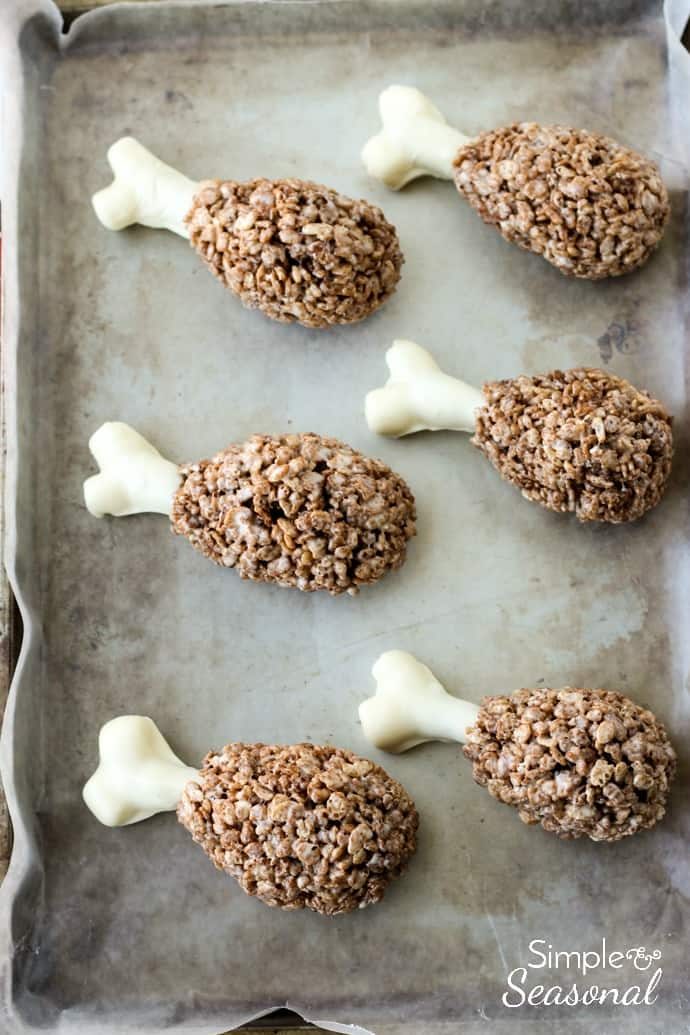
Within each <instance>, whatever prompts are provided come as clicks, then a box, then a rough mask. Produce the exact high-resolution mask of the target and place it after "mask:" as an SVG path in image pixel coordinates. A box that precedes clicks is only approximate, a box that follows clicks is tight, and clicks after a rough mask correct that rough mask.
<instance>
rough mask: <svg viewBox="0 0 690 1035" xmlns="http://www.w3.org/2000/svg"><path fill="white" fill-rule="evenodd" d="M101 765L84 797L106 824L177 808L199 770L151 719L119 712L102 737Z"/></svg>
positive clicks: (125, 822) (119, 824)
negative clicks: (184, 759)
mask: <svg viewBox="0 0 690 1035" xmlns="http://www.w3.org/2000/svg"><path fill="white" fill-rule="evenodd" d="M98 752H99V763H98V769H97V770H96V772H95V773H94V774H93V776H92V777H91V779H90V780H89V781H88V782H87V783H86V785H85V786H84V791H83V796H84V801H85V803H86V805H87V806H88V808H89V809H90V810H91V812H93V814H94V816H95V817H96V819H97V820H99V821H100V822H101V823H104V824H105V826H107V827H123V826H127V825H128V824H130V823H138V822H139V821H140V820H142V819H148V818H149V816H155V815H156V813H158V812H172V811H173V810H174V809H176V808H177V803H178V802H179V800H180V798H181V797H182V792H183V790H184V788H185V787H186V785H187V784H188V783H190V781H194V780H198V778H199V773H198V770H196V769H192V768H191V767H190V766H187V765H185V764H184V762H181V761H180V759H179V758H178V757H177V755H176V754H175V753H174V752H173V750H172V748H171V747H170V745H169V744H168V742H167V741H166V739H165V738H164V736H163V735H162V733H161V732H160V730H159V729H158V727H157V726H156V724H155V722H153V720H152V719H149V718H147V717H146V716H145V715H120V716H119V717H118V718H117V719H111V721H110V722H106V724H105V726H103V728H102V729H101V732H100V734H99V736H98Z"/></svg>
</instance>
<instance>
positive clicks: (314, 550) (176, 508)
mask: <svg viewBox="0 0 690 1035" xmlns="http://www.w3.org/2000/svg"><path fill="white" fill-rule="evenodd" d="M180 470H181V473H182V478H183V481H182V484H181V485H180V488H179V489H178V490H177V492H176V494H175V497H174V499H173V506H172V514H171V519H172V524H173V530H174V531H175V532H177V533H178V534H179V535H184V536H186V537H187V539H189V541H190V543H191V544H192V546H195V547H196V548H197V549H198V550H201V552H202V553H203V554H204V556H206V557H208V558H209V559H210V560H212V561H215V563H216V564H221V565H224V566H225V567H228V568H236V569H237V571H238V572H239V574H240V575H241V576H242V578H246V579H253V580H255V581H260V582H277V583H279V584H280V585H282V586H296V587H297V588H298V589H302V590H306V591H312V590H316V589H325V590H328V592H329V593H331V594H334V595H335V594H338V593H344V592H347V593H350V594H355V593H357V591H358V590H359V587H360V586H364V585H368V584H369V583H372V582H376V581H377V580H378V579H380V578H381V577H382V576H383V575H385V574H386V572H388V571H392V570H393V569H395V568H399V567H400V565H401V564H402V563H403V561H404V560H405V550H406V545H407V541H408V539H410V538H411V536H413V535H414V534H415V506H414V497H413V496H412V493H411V492H410V490H409V488H408V487H407V485H406V484H405V482H404V481H403V480H402V478H400V477H399V476H398V475H397V474H394V473H393V471H391V470H390V468H388V467H386V465H385V464H383V463H381V461H380V460H371V459H369V457H366V456H363V455H362V454H361V453H358V452H356V451H355V450H354V449H351V448H350V446H346V445H344V444H343V443H342V442H338V441H337V439H334V438H322V437H321V436H320V435H314V434H303V435H282V436H272V435H253V436H252V437H251V438H250V439H248V440H247V441H246V442H243V443H241V444H239V445H232V446H229V447H228V448H227V449H226V450H224V451H223V452H222V453H218V454H217V455H216V456H214V457H213V458H212V459H211V460H201V461H200V462H199V463H196V464H185V465H183V466H182V467H181V468H180Z"/></svg>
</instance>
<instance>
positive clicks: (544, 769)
mask: <svg viewBox="0 0 690 1035" xmlns="http://www.w3.org/2000/svg"><path fill="white" fill-rule="evenodd" d="M372 671H373V676H374V679H375V680H376V684H377V686H376V694H375V696H374V697H370V698H369V699H368V700H367V701H364V702H363V703H362V704H361V705H360V708H359V715H360V719H361V721H362V727H363V730H364V734H365V736H366V737H367V739H368V740H370V741H371V742H372V744H374V745H375V746H376V747H378V748H381V749H382V750H384V751H392V752H399V751H407V750H408V748H411V747H414V746H415V745H416V744H421V743H423V742H424V741H428V740H455V741H459V742H460V743H461V744H463V745H464V747H463V753H464V754H465V756H466V757H467V758H469V759H470V761H471V762H472V772H473V776H474V779H475V781H476V782H477V783H478V784H481V786H482V787H486V788H487V790H488V791H489V793H490V794H491V795H492V796H493V797H494V798H497V799H498V800H499V801H502V802H504V803H505V804H506V805H513V806H514V807H515V808H516V809H517V810H518V815H519V816H520V819H521V820H522V821H523V823H529V824H533V823H541V825H542V827H543V828H544V830H548V831H549V832H551V833H554V834H557V835H558V836H559V837H562V838H568V839H570V838H575V837H582V836H587V837H589V838H591V839H592V840H593V841H619V840H620V839H621V838H623V837H629V836H630V834H636V833H637V832H638V831H640V830H645V829H649V828H651V827H653V826H654V825H655V824H656V823H658V821H659V820H660V819H661V818H662V817H663V815H664V813H665V811H666V800H667V798H668V791H669V786H670V784H671V781H672V780H673V776H674V774H675V769H676V756H675V752H674V750H673V748H672V746H671V744H670V742H669V740H668V737H667V736H666V731H665V730H664V727H663V726H662V724H661V723H660V722H659V721H658V720H657V719H656V717H655V716H654V715H653V714H652V712H650V711H648V709H646V708H641V707H640V706H639V705H637V704H634V703H633V702H632V701H630V700H628V698H627V697H624V696H623V694H619V693H616V692H615V691H612V690H590V689H576V688H574V687H569V686H568V687H564V688H563V689H561V690H551V689H548V688H546V687H544V688H542V689H539V690H517V691H516V692H515V693H514V694H512V695H511V696H509V697H508V696H504V695H502V694H501V695H496V696H493V697H485V698H484V699H483V700H482V702H481V704H480V705H479V706H477V705H476V704H471V703H470V702H469V701H460V700H458V699H457V698H454V697H451V696H450V695H449V694H448V693H446V691H445V690H444V688H443V687H442V686H441V684H440V683H439V682H438V680H437V679H436V678H435V677H434V675H433V674H432V673H431V672H430V670H429V669H428V668H427V667H426V665H423V664H422V663H421V662H419V661H417V659H416V658H414V657H413V656H412V655H411V654H407V653H405V652H404V651H400V650H393V651H388V652H387V653H385V654H382V655H381V657H380V658H379V659H378V661H377V662H376V664H375V665H374V668H373V670H372Z"/></svg>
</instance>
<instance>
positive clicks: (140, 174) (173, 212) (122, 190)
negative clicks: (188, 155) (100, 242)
mask: <svg viewBox="0 0 690 1035" xmlns="http://www.w3.org/2000/svg"><path fill="white" fill-rule="evenodd" d="M108 161H109V162H110V167H111V169H112V170H113V173H114V175H115V178H114V179H113V182H112V183H111V184H110V186H109V187H104V188H103V190H99V191H98V192H97V193H96V194H94V196H93V198H92V199H91V200H92V203H93V207H94V209H95V210H96V215H97V216H98V218H99V219H100V221H101V223H102V224H103V226H105V227H107V228H108V230H124V228H125V227H126V226H131V225H132V223H141V224H142V226H150V227H153V228H154V229H159V230H171V231H172V232H173V233H174V234H179V235H180V237H189V230H188V229H187V227H186V226H185V224H184V217H185V215H186V214H187V212H188V211H189V209H190V208H191V205H192V198H193V197H194V195H195V194H196V193H197V191H198V189H199V186H200V185H199V184H198V183H194V181H193V180H190V179H188V178H187V177H186V176H183V174H182V173H180V172H177V170H176V169H173V168H171V166H169V165H166V164H165V162H161V160H160V158H156V156H155V155H153V154H151V152H150V151H148V150H147V149H146V148H145V147H144V146H143V144H140V143H139V141H138V140H135V139H134V137H122V138H121V139H120V140H118V141H117V142H116V143H115V144H113V145H112V147H111V148H110V149H109V150H108Z"/></svg>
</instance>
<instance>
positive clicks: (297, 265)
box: [93, 137, 403, 327]
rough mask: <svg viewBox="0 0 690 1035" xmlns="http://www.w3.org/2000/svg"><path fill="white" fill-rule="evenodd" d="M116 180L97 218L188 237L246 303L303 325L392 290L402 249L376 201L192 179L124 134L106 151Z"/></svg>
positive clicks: (305, 187)
mask: <svg viewBox="0 0 690 1035" xmlns="http://www.w3.org/2000/svg"><path fill="white" fill-rule="evenodd" d="M108 161H109V162H110V165H111V167H112V170H113V173H114V175H115V179H114V180H113V182H112V183H111V184H110V186H108V187H105V188H104V189H103V190H100V191H98V193H96V194H95V195H94V196H93V205H94V208H95V210H96V215H97V216H98V218H99V220H100V221H101V223H102V224H103V225H104V226H105V227H107V228H108V229H110V230H122V229H124V228H125V227H127V226H131V225H132V224H133V223H141V224H143V225H144V226H150V227H156V228H160V229H166V230H171V231H172V232H173V233H176V234H179V235H180V236H181V237H186V238H188V239H189V241H190V243H191V244H192V247H193V248H194V249H195V251H196V252H197V254H198V255H199V257H200V258H201V260H202V261H203V262H204V264H205V265H206V267H207V268H208V269H209V270H210V271H211V273H213V274H214V275H215V276H216V277H217V278H218V279H219V280H220V282H221V283H222V284H223V285H224V286H225V287H228V288H230V290H231V291H232V292H234V294H236V295H237V296H238V297H239V298H240V300H241V301H242V303H243V304H244V305H245V306H247V307H248V308H249V309H259V310H260V311H261V312H262V313H264V314H265V315H266V316H268V317H270V318H271V319H272V320H278V321H280V322H281V323H300V324H302V325H303V326H304V327H331V326H333V325H335V324H348V323H356V322H357V321H359V320H363V319H364V318H365V317H366V316H369V314H370V313H373V312H374V311H375V310H376V309H378V308H379V306H381V305H383V303H384V302H385V301H386V300H387V299H388V298H390V296H391V295H392V294H393V292H394V291H395V288H396V285H397V283H398V281H399V279H400V268H401V266H402V263H403V256H402V253H401V251H400V246H399V244H398V237H397V234H396V232H395V227H393V226H391V224H390V223H388V222H387V221H386V219H385V217H384V215H383V213H382V212H381V210H380V209H378V208H376V207H375V206H374V205H370V204H369V203H368V202H367V201H361V200H360V201H356V200H353V199H352V198H348V197H345V195H343V194H340V193H338V191H335V190H331V189H330V188H329V187H324V186H322V185H321V184H319V183H312V182H311V181H310V180H297V179H292V178H288V179H281V180H268V179H266V178H264V177H259V178H257V179H253V180H248V181H246V182H242V183H240V182H238V181H236V180H203V181H201V182H199V183H194V182H193V181H192V180H189V179H187V177H186V176H183V175H182V174H181V173H178V172H176V171H175V170H174V169H171V168H170V166H168V165H165V164H164V163H163V162H161V161H160V160H159V159H158V158H156V157H155V156H154V155H152V154H151V152H150V151H147V150H146V148H145V147H143V146H142V145H141V144H140V143H139V142H138V141H136V140H134V138H133V137H123V138H122V139H121V140H118V141H117V143H115V144H113V145H112V147H111V148H110V150H109V151H108Z"/></svg>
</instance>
